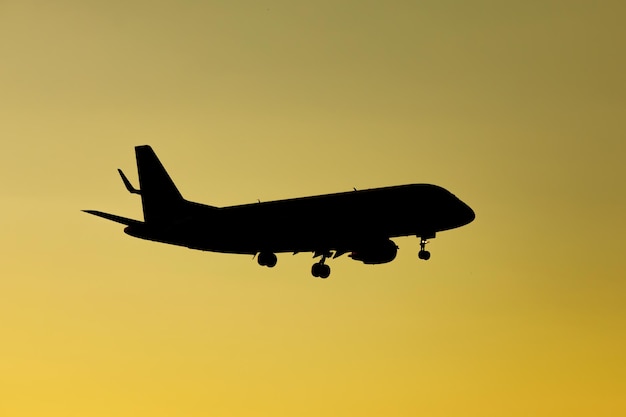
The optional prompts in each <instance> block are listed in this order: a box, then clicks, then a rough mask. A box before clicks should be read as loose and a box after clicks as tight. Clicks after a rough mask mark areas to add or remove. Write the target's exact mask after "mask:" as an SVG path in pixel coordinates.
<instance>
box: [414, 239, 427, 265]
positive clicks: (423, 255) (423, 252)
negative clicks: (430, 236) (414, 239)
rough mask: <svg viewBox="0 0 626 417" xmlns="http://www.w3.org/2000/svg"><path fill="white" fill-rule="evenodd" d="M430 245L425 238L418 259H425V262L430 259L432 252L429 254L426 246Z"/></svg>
mask: <svg viewBox="0 0 626 417" xmlns="http://www.w3.org/2000/svg"><path fill="white" fill-rule="evenodd" d="M427 243H428V240H427V239H424V238H423V237H422V238H421V240H420V251H419V253H418V254H417V257H418V258H420V259H423V260H425V261H427V260H429V259H430V252H428V251H427V250H426V244H427Z"/></svg>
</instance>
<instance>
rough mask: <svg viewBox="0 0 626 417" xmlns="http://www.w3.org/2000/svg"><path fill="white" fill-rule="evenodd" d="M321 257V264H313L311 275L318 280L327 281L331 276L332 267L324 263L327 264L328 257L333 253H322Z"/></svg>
mask: <svg viewBox="0 0 626 417" xmlns="http://www.w3.org/2000/svg"><path fill="white" fill-rule="evenodd" d="M320 255H321V256H322V259H321V260H320V261H319V262H317V263H314V264H313V266H312V267H311V275H313V276H314V277H316V278H323V279H326V278H328V277H329V276H330V266H328V265H326V264H325V263H324V262H326V258H327V257H328V256H331V255H332V253H321V254H320ZM316 256H319V255H317V252H316Z"/></svg>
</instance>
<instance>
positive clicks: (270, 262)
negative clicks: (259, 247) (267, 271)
mask: <svg viewBox="0 0 626 417" xmlns="http://www.w3.org/2000/svg"><path fill="white" fill-rule="evenodd" d="M257 261H258V262H259V265H261V266H267V267H268V268H273V267H274V266H276V262H278V258H277V257H276V255H275V254H274V253H272V252H261V253H259V257H258V258H257Z"/></svg>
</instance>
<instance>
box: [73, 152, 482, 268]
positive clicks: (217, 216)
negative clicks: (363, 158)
mask: <svg viewBox="0 0 626 417" xmlns="http://www.w3.org/2000/svg"><path fill="white" fill-rule="evenodd" d="M135 155H136V157H137V171H138V173H139V186H140V187H139V189H136V188H134V187H133V186H132V185H131V183H130V181H129V180H128V178H127V177H126V175H124V173H123V172H122V170H120V169H118V172H119V174H120V176H121V177H122V181H123V182H124V185H125V186H126V189H127V190H128V191H129V192H131V193H133V194H139V195H140V196H141V202H142V206H143V214H144V221H139V220H134V219H129V218H126V217H121V216H117V215H114V214H108V213H103V212H101V211H95V210H84V211H85V212H86V213H89V214H93V215H95V216H99V217H103V218H105V219H107V220H112V221H114V222H117V223H121V224H123V225H126V228H124V232H125V233H126V234H128V235H130V236H134V237H137V238H140V239H146V240H152V241H156V242H162V243H168V244H172V245H179V246H186V247H189V248H191V249H198V250H204V251H212V252H222V253H237V254H248V255H254V256H257V261H258V263H259V264H260V265H262V266H267V267H270V268H272V267H273V266H275V265H276V262H277V257H276V254H277V253H282V252H292V253H294V254H296V253H299V252H313V257H314V258H318V257H319V258H320V260H319V261H318V262H316V263H315V264H313V267H312V268H311V273H312V275H313V276H314V277H320V278H327V277H328V276H329V275H330V267H329V266H328V265H327V264H326V260H327V259H329V258H333V259H334V258H337V257H339V256H341V255H343V254H346V253H349V257H351V258H352V259H354V260H357V261H361V262H363V263H365V264H382V263H386V262H391V261H392V260H394V259H395V257H396V253H397V251H398V247H397V246H396V244H395V243H394V242H393V241H392V240H391V238H394V237H400V236H411V235H415V236H417V237H419V238H420V251H419V253H418V257H419V258H420V259H424V260H428V259H430V252H428V251H427V250H426V249H425V247H426V243H428V239H431V238H434V237H435V235H436V233H437V232H440V231H444V230H449V229H454V228H457V227H461V226H464V225H466V224H468V223H470V222H472V221H473V220H474V218H475V214H474V211H473V210H472V209H471V208H470V207H469V206H468V205H467V204H465V203H463V202H462V201H461V200H459V199H458V198H457V197H455V196H454V195H453V194H452V193H450V192H449V191H447V190H445V189H444V188H442V187H439V186H436V185H431V184H409V185H399V186H393V187H383V188H375V189H368V190H358V191H357V190H356V189H355V190H354V191H349V192H343V193H336V194H326V195H319V196H312V197H301V198H293V199H288V200H278V201H268V202H258V203H253V204H244V205H238V206H230V207H214V206H209V205H205V204H200V203H195V202H192V201H188V200H185V199H184V198H183V196H182V195H181V194H180V192H179V191H178V189H177V188H176V185H174V182H173V181H172V179H171V178H170V176H169V174H168V173H167V171H166V170H165V168H164V167H163V165H162V164H161V162H160V161H159V159H158V158H157V156H156V154H155V153H154V151H153V150H152V148H151V147H150V146H148V145H143V146H137V147H135Z"/></svg>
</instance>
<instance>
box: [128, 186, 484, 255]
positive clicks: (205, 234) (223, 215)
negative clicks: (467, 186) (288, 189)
mask: <svg viewBox="0 0 626 417" xmlns="http://www.w3.org/2000/svg"><path fill="white" fill-rule="evenodd" d="M474 218H475V214H474V211H473V210H472V209H471V208H470V207H469V206H468V205H466V204H465V203H463V202H462V201H461V200H460V199H458V198H457V197H456V196H454V195H453V194H452V193H450V192H449V191H447V190H445V189H444V188H442V187H439V186H435V185H430V184H410V185H401V186H394V187H384V188H376V189H369V190H359V191H350V192H344V193H336V194H326V195H319V196H312V197H302V198H294V199H287V200H277V201H269V202H261V203H253V204H245V205H238V206H230V207H221V208H218V207H212V206H207V205H203V204H199V203H193V202H188V201H185V202H184V204H183V205H182V206H181V208H180V210H179V214H178V215H177V216H176V218H170V219H168V220H167V221H166V222H163V223H160V224H147V223H146V224H143V225H138V226H135V225H133V226H129V227H128V228H127V229H126V233H128V234H130V235H132V236H136V237H140V238H143V239H149V240H155V241H160V242H165V243H170V244H175V245H181V246H187V247H190V248H194V249H200V250H207V251H214V252H225V253H244V254H255V253H259V252H263V251H268V252H274V253H279V252H306V251H320V250H324V251H327V250H335V251H349V250H353V249H354V248H355V247H358V246H359V245H363V244H367V243H368V242H376V241H380V240H382V239H388V238H393V237H399V236H409V235H416V236H421V237H426V238H428V237H434V235H435V233H437V232H440V231H444V230H449V229H453V228H456V227H460V226H463V225H465V224H468V223H470V222H471V221H472V220H473V219H474Z"/></svg>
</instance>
